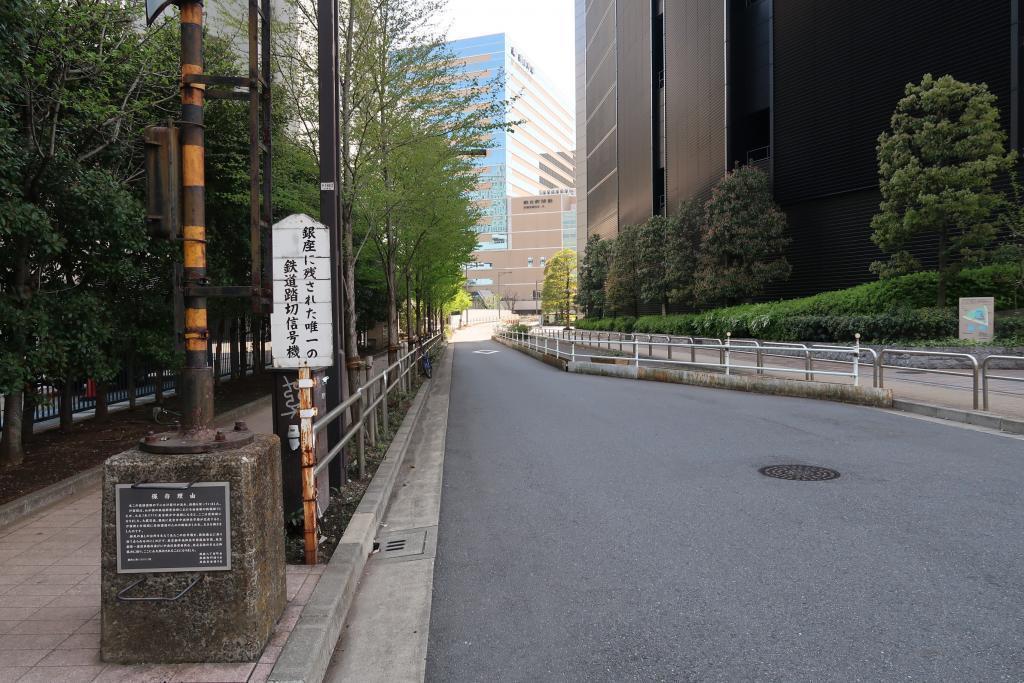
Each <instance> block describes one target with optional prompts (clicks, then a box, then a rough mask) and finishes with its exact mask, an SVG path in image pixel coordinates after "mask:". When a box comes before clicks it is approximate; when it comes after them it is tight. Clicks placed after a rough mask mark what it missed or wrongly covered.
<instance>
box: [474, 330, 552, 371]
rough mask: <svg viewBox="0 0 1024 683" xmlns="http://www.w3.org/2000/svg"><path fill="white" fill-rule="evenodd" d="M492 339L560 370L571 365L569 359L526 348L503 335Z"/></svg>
mask: <svg viewBox="0 0 1024 683" xmlns="http://www.w3.org/2000/svg"><path fill="white" fill-rule="evenodd" d="M491 340H492V341H496V342H498V343H499V344H502V345H504V346H507V347H509V348H510V349H515V350H516V351H521V352H522V353H525V354H526V355H527V356H530V357H531V358H536V359H537V360H539V361H540V362H542V363H547V364H548V365H550V366H552V367H555V368H558V369H559V370H563V371H564V370H566V369H568V368H567V366H568V365H569V361H567V360H566V359H564V358H558V357H557V356H549V355H546V354H544V353H543V352H541V351H534V350H533V349H528V348H525V347H523V346H518V345H516V344H513V343H512V342H510V341H508V340H507V339H503V338H501V337H499V336H497V335H495V336H493V337H491Z"/></svg>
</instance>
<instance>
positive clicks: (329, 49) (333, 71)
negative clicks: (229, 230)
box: [316, 0, 355, 486]
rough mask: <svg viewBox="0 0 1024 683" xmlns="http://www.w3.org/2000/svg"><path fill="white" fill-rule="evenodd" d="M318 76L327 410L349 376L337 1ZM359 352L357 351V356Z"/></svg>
mask: <svg viewBox="0 0 1024 683" xmlns="http://www.w3.org/2000/svg"><path fill="white" fill-rule="evenodd" d="M316 11H317V71H318V75H319V101H318V118H319V123H320V128H319V137H318V139H317V142H318V145H319V147H320V222H321V223H323V224H324V225H326V226H327V234H328V235H330V238H331V262H332V264H333V267H332V268H331V300H332V301H333V302H334V305H333V306H332V307H331V311H332V314H331V323H332V325H333V328H332V330H331V334H333V335H334V358H333V361H334V363H333V367H332V368H331V374H330V376H329V378H328V381H327V409H328V410H330V409H332V408H334V407H335V406H337V405H338V404H340V403H341V402H342V401H343V400H344V397H345V387H346V385H347V384H348V373H347V372H346V370H345V337H344V331H345V319H344V303H343V302H344V299H343V297H342V294H341V291H342V290H341V268H342V263H343V261H342V258H341V230H340V226H339V221H338V219H339V217H340V211H339V208H340V199H341V196H340V189H341V188H340V187H339V182H338V181H339V179H340V178H339V169H340V167H341V150H340V145H341V137H340V134H339V130H338V0H318V2H317V9H316ZM354 351H355V350H354V349H353V352H354ZM327 431H328V435H327V436H328V441H329V443H332V444H333V443H337V442H338V441H339V440H340V439H341V430H340V428H339V422H338V421H334V422H333V423H332V425H331V427H330V428H329V429H328V430H327ZM343 467H344V463H343V458H335V459H334V461H333V462H332V463H331V465H330V466H329V468H328V470H329V474H330V483H331V485H332V486H342V485H343V484H344V483H345V479H344V470H343V469H342V468H343Z"/></svg>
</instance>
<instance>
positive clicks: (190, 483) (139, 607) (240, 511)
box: [101, 423, 286, 664]
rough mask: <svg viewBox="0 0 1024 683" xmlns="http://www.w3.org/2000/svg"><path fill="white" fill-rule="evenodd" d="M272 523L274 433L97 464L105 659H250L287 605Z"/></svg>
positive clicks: (277, 494) (275, 516) (132, 453)
mask: <svg viewBox="0 0 1024 683" xmlns="http://www.w3.org/2000/svg"><path fill="white" fill-rule="evenodd" d="M236 427H238V428H241V429H244V428H245V427H244V425H243V424H241V423H239V424H238V425H236ZM281 519H282V501H281V456H280V441H279V440H278V438H277V437H275V436H265V435H260V434H257V435H255V438H254V440H253V442H252V443H250V444H248V445H245V446H242V447H239V448H234V449H230V450H221V451H212V452H209V453H197V454H177V455H166V454H162V453H146V452H143V451H141V450H139V449H137V448H136V449H132V450H129V451H125V452H124V453H120V454H118V455H115V456H113V457H112V458H110V459H109V460H107V462H106V464H105V466H104V483H103V555H102V560H101V562H102V584H101V586H102V587H101V600H102V605H103V610H102V638H101V649H102V658H103V660H104V661H107V662H118V663H123V664H133V663H144V662H152V663H172V662H251V661H256V660H257V659H259V657H260V653H261V652H262V651H263V647H264V646H265V645H266V643H267V641H268V640H269V639H270V635H271V632H272V630H273V628H274V625H275V623H276V622H277V619H278V617H279V616H280V615H281V612H282V611H283V610H284V607H285V602H286V597H285V559H284V529H283V526H282V523H281Z"/></svg>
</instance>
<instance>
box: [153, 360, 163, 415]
mask: <svg viewBox="0 0 1024 683" xmlns="http://www.w3.org/2000/svg"><path fill="white" fill-rule="evenodd" d="M153 400H154V401H155V402H156V404H157V405H158V406H159V405H163V403H164V369H163V367H162V366H160V365H158V366H157V368H156V381H155V382H154V383H153Z"/></svg>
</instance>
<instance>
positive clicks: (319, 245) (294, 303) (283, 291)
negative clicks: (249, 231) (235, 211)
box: [270, 214, 334, 368]
mask: <svg viewBox="0 0 1024 683" xmlns="http://www.w3.org/2000/svg"><path fill="white" fill-rule="evenodd" d="M273 248H274V312H273V313H272V314H271V316H270V332H271V344H272V347H273V356H274V367H275V368H298V367H300V366H302V365H303V364H305V365H309V366H310V367H312V368H322V367H329V366H330V365H331V364H332V359H333V357H334V347H333V340H334V330H333V323H332V316H331V258H330V253H331V252H330V236H329V235H328V233H327V227H326V226H325V225H324V224H323V223H318V222H317V221H315V220H313V219H312V218H310V217H309V216H307V215H305V214H295V215H292V216H288V217H287V218H285V219H283V220H281V221H279V222H277V223H275V224H274V228H273Z"/></svg>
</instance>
